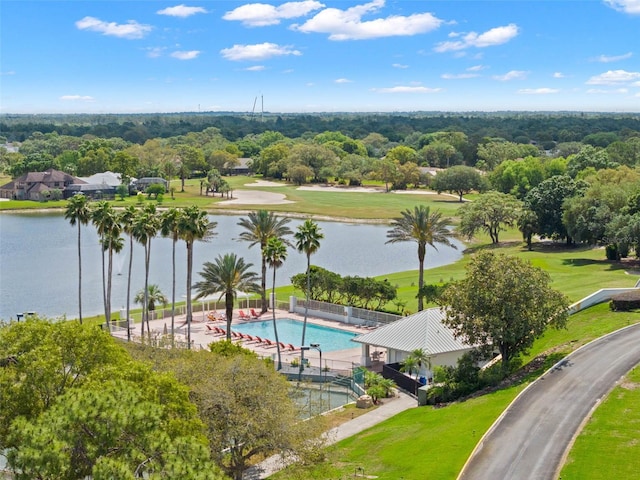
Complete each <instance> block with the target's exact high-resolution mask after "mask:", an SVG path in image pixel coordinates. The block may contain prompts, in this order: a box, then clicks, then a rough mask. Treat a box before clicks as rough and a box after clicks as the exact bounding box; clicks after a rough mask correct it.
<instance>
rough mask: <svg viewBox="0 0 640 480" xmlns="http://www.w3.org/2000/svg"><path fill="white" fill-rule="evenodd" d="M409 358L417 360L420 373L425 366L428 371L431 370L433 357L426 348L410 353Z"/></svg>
mask: <svg viewBox="0 0 640 480" xmlns="http://www.w3.org/2000/svg"><path fill="white" fill-rule="evenodd" d="M409 357H411V358H412V359H413V360H415V363H416V364H417V365H418V372H419V371H420V369H421V368H422V367H423V366H425V367H426V368H427V369H428V370H431V355H429V354H428V353H427V351H426V350H425V349H424V348H416V349H414V350H412V351H411V353H409Z"/></svg>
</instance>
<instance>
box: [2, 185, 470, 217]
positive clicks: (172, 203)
mask: <svg viewBox="0 0 640 480" xmlns="http://www.w3.org/2000/svg"><path fill="white" fill-rule="evenodd" d="M226 179H227V181H228V182H229V183H230V185H231V187H232V188H233V189H234V190H238V189H249V190H259V191H264V192H270V193H280V194H283V195H285V196H286V198H287V200H290V201H292V202H294V203H287V204H282V205H278V204H275V205H268V206H267V207H266V208H268V209H269V210H272V211H274V212H281V213H290V214H293V213H295V214H297V215H315V216H319V217H333V218H345V219H353V220H388V219H391V218H393V217H397V216H398V213H399V212H400V211H402V210H405V209H407V208H413V207H414V206H415V205H416V204H419V203H424V204H427V205H430V206H432V208H434V209H438V210H440V211H442V213H443V215H445V216H451V217H453V216H455V214H456V211H457V209H458V207H459V206H460V203H459V202H458V201H457V200H456V199H455V198H453V197H450V196H446V195H424V194H413V195H412V194H396V193H354V192H349V193H343V192H322V191H309V190H298V187H297V186H294V185H286V184H283V186H281V187H247V186H246V185H250V184H252V183H255V181H256V178H253V177H244V176H234V177H226ZM171 185H172V187H174V188H175V192H174V195H173V197H174V198H172V196H171V194H170V193H166V194H165V195H164V196H163V199H162V202H161V203H160V204H159V206H161V207H164V208H168V207H186V206H189V205H197V206H199V207H201V208H203V209H206V210H209V211H211V212H216V211H217V212H233V211H237V210H243V211H245V210H257V209H259V208H265V206H264V205H245V204H229V205H221V202H224V201H225V200H227V198H226V197H221V196H220V195H215V196H213V195H212V194H209V195H208V196H205V195H200V181H199V180H198V179H191V180H188V181H187V182H186V183H185V191H184V192H181V188H182V187H181V182H180V181H179V180H173V181H172V182H171ZM145 201H152V202H156V200H153V199H151V200H147V199H145ZM66 203H67V202H66V201H64V200H60V201H49V202H33V201H17V200H11V201H8V202H0V211H1V210H36V209H55V208H64V207H65V206H66ZM113 203H114V205H115V206H116V207H119V206H123V207H124V206H125V205H129V204H137V203H138V199H137V198H136V197H135V196H134V197H128V198H126V199H125V200H120V199H119V198H117V199H115V200H113Z"/></svg>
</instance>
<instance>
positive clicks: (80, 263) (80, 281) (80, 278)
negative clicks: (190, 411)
mask: <svg viewBox="0 0 640 480" xmlns="http://www.w3.org/2000/svg"><path fill="white" fill-rule="evenodd" d="M80 223H81V222H80V221H78V315H79V317H80V325H82V253H81V252H82V249H81V248H80V243H81V242H80Z"/></svg>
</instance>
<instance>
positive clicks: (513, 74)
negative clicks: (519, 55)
mask: <svg viewBox="0 0 640 480" xmlns="http://www.w3.org/2000/svg"><path fill="white" fill-rule="evenodd" d="M528 74H529V72H525V71H523V70H511V71H510V72H507V73H505V74H504V75H494V76H493V79H494V80H499V81H501V82H508V81H510V80H524V79H525V78H527V75H528Z"/></svg>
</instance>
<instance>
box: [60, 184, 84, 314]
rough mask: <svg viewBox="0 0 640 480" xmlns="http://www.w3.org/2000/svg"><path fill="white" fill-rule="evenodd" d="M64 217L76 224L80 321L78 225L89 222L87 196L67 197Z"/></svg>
mask: <svg viewBox="0 0 640 480" xmlns="http://www.w3.org/2000/svg"><path fill="white" fill-rule="evenodd" d="M64 218H65V219H66V220H69V223H70V224H71V226H72V227H73V226H74V225H76V224H77V225H78V315H79V319H80V323H82V249H81V247H80V243H81V242H80V230H81V229H80V227H81V225H86V224H87V223H89V220H90V218H91V211H90V209H89V205H88V203H87V197H85V196H84V195H83V194H78V195H74V196H73V197H71V198H70V199H69V202H68V203H67V208H66V210H65V212H64Z"/></svg>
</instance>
